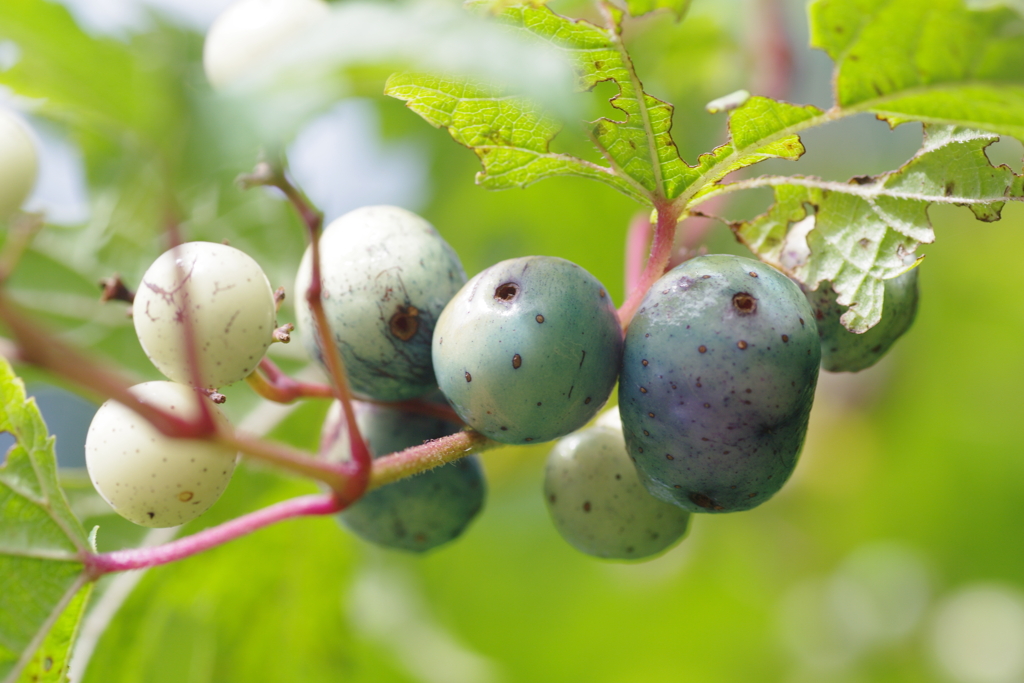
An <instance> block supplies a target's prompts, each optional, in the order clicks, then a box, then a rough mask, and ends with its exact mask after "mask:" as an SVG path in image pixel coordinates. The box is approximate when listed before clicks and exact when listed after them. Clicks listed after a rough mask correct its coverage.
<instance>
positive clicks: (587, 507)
mask: <svg viewBox="0 0 1024 683" xmlns="http://www.w3.org/2000/svg"><path fill="white" fill-rule="evenodd" d="M583 511H584V512H590V501H589V500H588V501H587V502H585V503H583Z"/></svg>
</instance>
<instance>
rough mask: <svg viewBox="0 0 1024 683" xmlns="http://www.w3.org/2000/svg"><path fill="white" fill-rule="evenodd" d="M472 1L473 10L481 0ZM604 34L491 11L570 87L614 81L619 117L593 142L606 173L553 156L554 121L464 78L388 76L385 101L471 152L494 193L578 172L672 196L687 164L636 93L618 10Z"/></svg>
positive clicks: (581, 24) (650, 194)
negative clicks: (560, 64)
mask: <svg viewBox="0 0 1024 683" xmlns="http://www.w3.org/2000/svg"><path fill="white" fill-rule="evenodd" d="M478 4H479V3H478ZM609 13H610V14H609V22H610V24H611V25H612V26H613V27H612V28H610V29H606V28H601V27H599V26H596V25H594V24H591V23H589V22H586V21H583V20H572V19H568V18H566V17H563V16H560V15H558V14H555V13H554V12H552V11H551V10H549V9H548V8H547V7H545V6H543V5H533V4H524V5H514V6H508V7H502V8H500V9H499V10H498V11H497V14H496V18H497V20H498V21H500V22H501V23H503V24H504V25H506V26H507V27H509V28H510V29H512V30H513V31H518V32H521V33H522V34H523V35H524V38H525V39H526V40H527V41H532V42H534V43H536V42H538V41H539V42H540V43H541V44H546V45H547V46H549V47H551V48H554V50H555V52H556V53H558V54H560V55H562V56H564V57H565V58H566V60H567V61H568V63H569V65H570V66H571V68H572V71H573V74H574V78H575V86H576V88H577V89H578V90H581V91H588V90H591V89H593V88H594V87H595V86H596V85H597V84H598V83H602V82H608V81H610V82H614V83H615V84H616V85H618V86H619V93H618V94H617V95H616V96H615V97H614V98H612V100H611V104H612V106H613V107H614V108H615V109H617V110H618V111H619V112H621V113H622V116H621V117H617V118H615V119H612V118H607V117H606V118H601V119H599V120H597V121H595V122H594V123H593V126H592V128H591V131H590V135H591V140H592V141H593V142H594V144H595V145H596V146H597V148H598V150H599V151H600V152H601V154H602V156H603V157H604V158H605V160H606V161H607V163H608V166H601V165H598V164H595V163H592V162H589V161H585V160H582V159H579V158H576V157H572V156H568V155H559V154H553V153H551V152H550V149H549V147H550V143H551V141H552V140H553V139H554V137H555V136H556V135H558V133H559V132H560V130H561V127H562V126H561V124H560V123H559V122H557V121H556V120H554V119H553V118H551V117H550V116H548V115H546V114H544V113H543V112H542V111H541V110H540V109H539V107H538V106H536V105H535V104H534V103H532V102H530V101H528V100H526V99H524V98H520V97H510V96H508V94H507V93H506V92H505V91H504V90H503V89H502V88H501V87H499V86H491V85H483V84H471V83H470V82H469V81H468V80H467V79H461V78H454V77H442V76H426V75H410V74H395V75H394V76H392V77H391V78H390V79H389V81H388V84H387V87H386V89H385V92H386V94H388V95H391V96H393V97H397V98H398V99H402V100H405V101H406V103H407V104H408V106H409V107H410V108H412V109H413V110H414V111H416V112H417V113H418V114H420V115H421V116H422V117H424V118H425V119H427V121H429V122H430V123H431V124H432V125H434V126H438V127H444V128H447V129H448V130H449V132H450V133H451V135H452V137H453V138H454V139H455V140H456V141H458V142H460V143H461V144H464V145H466V146H468V147H470V148H471V149H473V150H474V151H475V152H476V153H477V156H479V157H480V159H481V161H482V162H483V163H484V170H483V172H482V173H481V174H480V175H478V177H477V180H478V182H479V183H480V184H482V185H484V186H486V187H489V188H492V189H505V188H508V187H523V186H525V185H528V184H530V183H533V182H536V181H538V180H541V179H543V178H545V177H551V176H555V175H580V176H584V177H590V178H593V179H596V180H601V181H602V182H605V183H607V184H609V185H612V186H613V187H615V188H616V189H618V190H620V191H622V192H624V193H626V194H627V195H629V196H631V197H633V198H634V199H637V200H638V201H641V202H643V203H646V204H653V203H655V201H656V200H657V199H658V198H672V197H674V196H676V195H678V194H679V192H680V191H681V190H682V188H683V183H684V181H685V179H686V178H687V174H688V172H689V167H688V166H687V165H686V164H685V163H684V162H683V160H682V159H681V158H680V157H679V153H678V150H677V149H676V146H675V143H674V142H673V140H672V136H671V127H672V106H671V105H669V104H667V103H666V102H662V101H661V100H659V99H657V98H655V97H652V96H651V95H649V94H647V93H646V92H644V91H643V86H642V84H641V83H640V80H639V79H638V78H637V76H636V73H635V71H634V69H633V64H632V62H631V61H630V59H629V56H628V54H627V53H626V51H625V49H624V48H623V46H622V45H621V41H620V37H619V35H618V28H619V27H618V22H619V21H620V20H621V12H619V11H618V10H615V9H610V10H609Z"/></svg>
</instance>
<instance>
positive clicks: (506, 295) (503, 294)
mask: <svg viewBox="0 0 1024 683" xmlns="http://www.w3.org/2000/svg"><path fill="white" fill-rule="evenodd" d="M517 296H519V285H517V284H516V283H515V282H503V283H502V284H500V285H498V286H497V287H495V289H494V298H495V299H497V300H498V301H512V300H514V299H515V298H516V297H517Z"/></svg>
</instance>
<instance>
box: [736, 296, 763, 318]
mask: <svg viewBox="0 0 1024 683" xmlns="http://www.w3.org/2000/svg"><path fill="white" fill-rule="evenodd" d="M732 307H733V308H735V309H736V312H737V313H739V314H740V315H754V314H755V313H757V299H756V298H755V297H754V296H753V295H752V294H749V293H748V292H737V293H736V294H733V296H732Z"/></svg>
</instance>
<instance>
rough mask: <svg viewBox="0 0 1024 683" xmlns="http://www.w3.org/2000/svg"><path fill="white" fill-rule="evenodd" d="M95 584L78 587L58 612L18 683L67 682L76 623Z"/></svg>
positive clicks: (80, 618) (76, 633)
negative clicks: (51, 626) (55, 621)
mask: <svg viewBox="0 0 1024 683" xmlns="http://www.w3.org/2000/svg"><path fill="white" fill-rule="evenodd" d="M94 585H95V584H93V583H91V582H90V583H87V584H85V586H83V587H82V588H81V590H79V591H78V592H77V593H75V595H74V597H73V598H72V599H71V602H70V603H69V604H68V606H67V607H66V608H65V609H64V611H63V612H62V613H61V615H60V618H58V619H57V623H55V624H54V625H53V628H51V629H50V632H49V633H48V634H47V635H46V640H44V641H43V644H42V646H41V647H40V648H39V649H38V650H36V653H35V654H34V655H33V656H32V659H31V661H29V663H28V665H27V666H26V667H25V668H24V669H23V670H22V672H21V677H20V678H19V679H18V683H45V682H48V681H56V682H59V683H64V682H65V681H67V677H66V676H65V673H66V672H67V667H68V663H69V661H70V659H71V646H72V645H73V644H74V642H75V637H76V636H77V635H78V625H79V624H80V623H81V621H82V616H83V615H84V614H85V606H86V605H87V604H88V602H89V596H90V595H91V594H92V589H93V586H94Z"/></svg>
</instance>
